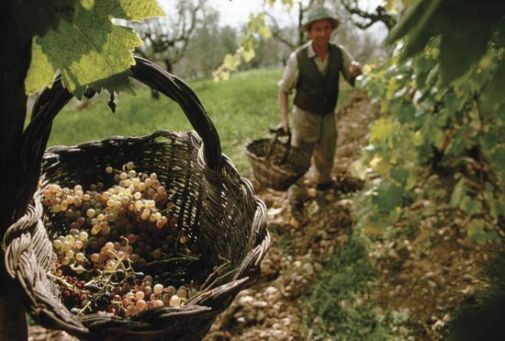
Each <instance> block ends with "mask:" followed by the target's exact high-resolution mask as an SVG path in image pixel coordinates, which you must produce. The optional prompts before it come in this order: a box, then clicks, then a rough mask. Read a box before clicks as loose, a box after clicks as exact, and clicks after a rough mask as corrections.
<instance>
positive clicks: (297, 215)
mask: <svg viewBox="0 0 505 341" xmlns="http://www.w3.org/2000/svg"><path fill="white" fill-rule="evenodd" d="M304 213H305V212H304V205H303V202H296V203H291V204H290V205H289V215H290V216H291V219H294V220H295V221H297V222H298V223H301V222H302V221H304V220H305V219H304V218H305V214H304Z"/></svg>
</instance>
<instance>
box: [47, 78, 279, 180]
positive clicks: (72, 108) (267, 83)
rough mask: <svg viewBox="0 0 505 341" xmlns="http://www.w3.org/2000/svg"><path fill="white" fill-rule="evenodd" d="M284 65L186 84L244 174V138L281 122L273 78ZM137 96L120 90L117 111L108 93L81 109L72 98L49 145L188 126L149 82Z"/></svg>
mask: <svg viewBox="0 0 505 341" xmlns="http://www.w3.org/2000/svg"><path fill="white" fill-rule="evenodd" d="M281 72H282V70H280V69H277V70H254V71H249V72H243V73H237V74H234V75H233V76H232V77H231V79H230V80H228V81H222V82H218V83H216V82H213V81H212V80H200V81H195V82H190V83H189V85H190V86H191V88H192V89H193V90H194V91H195V92H196V94H197V95H198V97H199V98H200V100H201V101H202V103H203V105H204V107H205V108H206V109H207V111H208V113H209V116H210V118H211V119H212V121H213V122H214V124H215V126H216V129H217V131H218V133H219V135H220V138H221V144H222V148H223V152H224V153H225V154H226V155H228V156H229V157H230V158H231V159H232V161H233V162H234V163H235V165H236V166H237V168H238V169H239V172H240V173H241V174H242V175H245V176H247V175H250V167H249V164H248V161H247V159H246V157H245V155H244V151H245V145H246V144H247V142H248V141H250V140H252V139H255V138H258V137H261V136H263V135H265V134H266V133H267V130H268V127H269V126H271V125H275V124H277V123H278V122H279V119H280V115H279V111H278V106H277V90H278V88H277V82H278V80H279V79H280V77H281ZM136 93H137V95H136V96H131V95H127V94H120V95H119V96H118V98H117V108H116V113H112V112H111V111H110V109H109V108H108V106H107V100H108V97H107V96H106V94H103V95H101V96H99V98H97V99H94V100H93V101H92V105H91V106H89V107H87V108H86V109H82V110H79V109H78V104H79V103H78V102H73V103H71V104H69V105H67V107H66V108H65V109H64V110H63V111H62V112H61V113H60V114H59V115H58V116H57V117H56V119H55V122H54V125H53V130H52V133H51V137H50V140H49V146H53V145H59V144H62V145H75V144H78V143H82V142H87V141H92V140H100V139H104V138H107V137H110V136H113V135H123V136H130V135H147V134H150V133H152V132H153V131H154V130H157V129H168V130H172V131H185V130H192V127H191V126H190V124H189V122H188V120H187V119H186V117H185V115H184V114H183V112H182V111H181V110H180V109H179V107H178V106H177V105H176V104H175V102H173V101H172V100H170V99H168V98H166V97H165V96H161V98H160V99H159V100H154V99H152V98H151V95H150V91H149V89H148V88H147V87H143V86H140V87H138V88H137V89H136Z"/></svg>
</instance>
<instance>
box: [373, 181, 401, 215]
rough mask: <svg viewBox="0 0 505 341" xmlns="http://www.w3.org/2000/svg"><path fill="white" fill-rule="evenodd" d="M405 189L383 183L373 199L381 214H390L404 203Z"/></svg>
mask: <svg viewBox="0 0 505 341" xmlns="http://www.w3.org/2000/svg"><path fill="white" fill-rule="evenodd" d="M403 193H404V191H403V189H402V188H400V187H398V186H395V185H393V184H390V183H383V184H382V185H381V186H380V187H379V188H378V190H377V195H376V196H375V197H374V198H373V201H374V203H375V205H377V207H378V208H379V210H380V211H381V212H390V211H392V210H393V209H395V208H396V207H397V206H400V205H401V203H402V201H403Z"/></svg>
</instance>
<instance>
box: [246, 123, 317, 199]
mask: <svg viewBox="0 0 505 341" xmlns="http://www.w3.org/2000/svg"><path fill="white" fill-rule="evenodd" d="M271 132H273V133H274V135H273V136H272V137H268V138H261V139H257V140H254V141H252V142H250V143H249V144H248V145H247V146H246V154H247V156H248V158H249V161H250V163H251V166H252V169H253V174H254V178H255V179H256V180H257V181H258V182H259V183H260V184H261V185H262V186H264V187H268V188H272V189H275V190H278V191H285V190H287V189H288V188H289V186H291V185H292V184H294V183H295V182H296V180H298V179H299V178H300V177H301V176H302V175H303V174H305V172H307V170H308V169H309V167H310V153H309V152H306V151H303V150H301V149H299V148H296V147H293V146H292V145H291V135H290V134H289V135H287V136H284V137H283V136H281V134H280V131H279V130H277V131H274V130H271Z"/></svg>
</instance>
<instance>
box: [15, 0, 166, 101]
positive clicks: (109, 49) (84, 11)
mask: <svg viewBox="0 0 505 341" xmlns="http://www.w3.org/2000/svg"><path fill="white" fill-rule="evenodd" d="M159 15H163V11H162V10H161V9H160V8H159V6H158V4H157V3H156V1H155V0H148V1H142V2H140V1H134V0H102V1H95V2H93V1H85V0H82V1H81V2H80V3H78V4H76V9H75V11H74V14H73V16H72V19H71V20H65V19H61V20H60V22H59V23H58V25H57V27H56V28H55V29H52V30H49V31H48V32H47V33H45V34H44V35H43V36H35V37H34V39H33V41H32V59H31V60H32V62H31V64H30V68H29V70H28V74H27V77H26V80H25V91H26V93H27V94H31V93H33V92H35V91H37V90H39V89H41V88H42V87H44V86H50V84H51V83H52V81H53V78H54V75H55V74H56V72H57V71H59V72H61V75H62V81H63V85H64V86H65V87H66V88H67V89H68V90H69V91H70V92H77V93H82V92H83V90H84V88H85V86H86V85H88V84H91V83H94V82H97V81H102V82H103V81H105V80H106V79H108V78H109V77H111V76H113V75H116V74H119V73H122V72H125V71H126V70H128V69H129V68H130V66H131V65H133V64H134V63H135V61H134V59H133V49H134V48H135V47H137V46H139V45H141V44H142V41H141V40H140V38H139V37H138V36H137V34H136V33H135V32H133V30H132V29H130V28H126V27H121V26H117V25H114V24H113V23H112V21H111V19H113V18H119V19H125V20H141V19H143V18H147V17H151V16H159ZM112 84H113V83H112ZM112 87H113V86H112Z"/></svg>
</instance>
